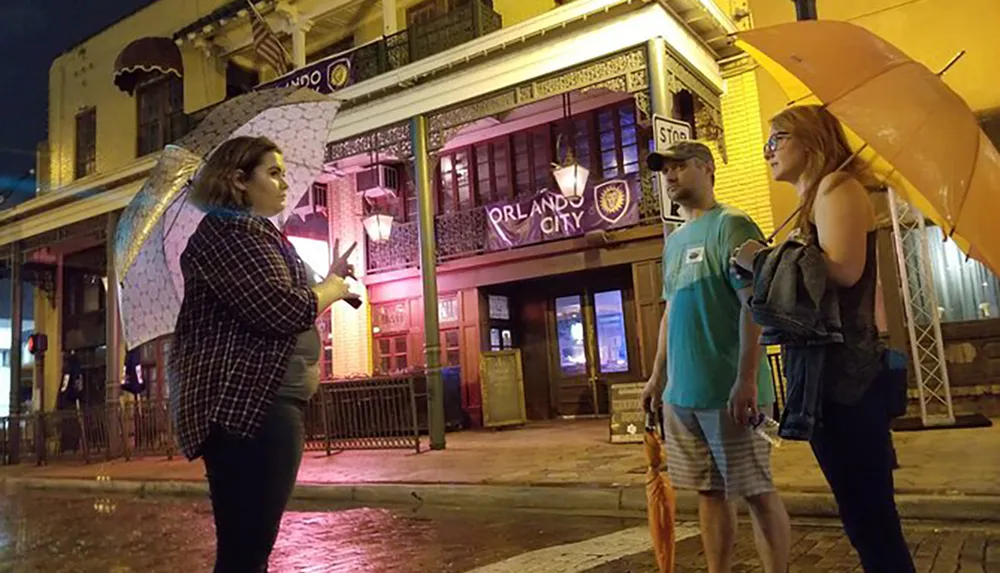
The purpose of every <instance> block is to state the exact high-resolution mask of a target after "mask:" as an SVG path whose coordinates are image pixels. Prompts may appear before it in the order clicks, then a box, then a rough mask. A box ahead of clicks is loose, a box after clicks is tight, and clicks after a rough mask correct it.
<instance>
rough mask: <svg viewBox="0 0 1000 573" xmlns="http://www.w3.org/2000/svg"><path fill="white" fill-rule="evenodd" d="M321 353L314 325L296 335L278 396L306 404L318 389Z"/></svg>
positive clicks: (320, 341)
mask: <svg viewBox="0 0 1000 573" xmlns="http://www.w3.org/2000/svg"><path fill="white" fill-rule="evenodd" d="M307 274H308V275H309V279H308V280H309V286H310V287H311V286H313V285H315V284H316V282H315V280H313V276H312V273H311V272H309V271H308V270H307ZM322 351H323V341H322V340H320V336H319V330H318V329H317V328H316V325H313V327H312V328H310V329H309V330H307V331H305V332H302V333H300V334H299V335H298V338H297V339H296V341H295V349H294V350H292V355H291V357H290V358H289V359H288V366H287V367H286V368H285V376H284V378H282V379H281V385H280V386H278V396H281V397H283V398H294V399H297V400H302V401H303V402H308V401H309V399H310V398H312V397H313V394H315V393H316V390H317V389H318V388H319V357H320V353H321V352H322Z"/></svg>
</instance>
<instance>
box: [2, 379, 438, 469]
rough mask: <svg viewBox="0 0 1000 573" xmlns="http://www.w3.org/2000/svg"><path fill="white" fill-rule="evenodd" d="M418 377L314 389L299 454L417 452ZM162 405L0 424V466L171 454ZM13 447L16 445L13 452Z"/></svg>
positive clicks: (145, 403)
mask: <svg viewBox="0 0 1000 573" xmlns="http://www.w3.org/2000/svg"><path fill="white" fill-rule="evenodd" d="M419 378H420V375H416V376H408V377H393V378H365V379H357V380H348V381H342V382H334V383H329V384H321V385H320V388H319V391H318V392H317V393H316V395H315V396H314V397H313V399H312V400H310V402H309V404H308V405H307V406H306V411H305V438H306V440H305V449H306V450H307V451H325V452H326V453H327V455H329V454H331V453H332V452H333V451H334V450H375V449H412V450H414V451H415V452H417V453H419V452H420V429H419V423H418V415H417V395H416V387H417V382H418V381H419ZM176 443H177V441H176V435H175V433H174V428H173V424H172V420H171V417H170V413H169V411H168V406H167V403H166V401H163V400H137V401H133V402H128V403H125V404H109V405H106V406H97V407H85V408H77V409H70V410H60V411H57V412H45V413H42V414H38V413H35V414H26V415H21V416H6V417H2V418H0V459H2V460H3V464H5V465H7V464H10V463H11V462H12V453H13V449H14V448H15V447H16V448H17V458H19V461H20V462H22V463H36V464H38V465H42V464H45V463H48V462H50V461H64V460H79V461H83V462H85V463H91V462H95V461H104V460H111V459H118V458H124V459H126V460H128V459H132V458H133V457H143V456H165V457H167V458H168V459H172V458H173V456H174V455H176V453H177V446H176ZM15 444H16V446H15Z"/></svg>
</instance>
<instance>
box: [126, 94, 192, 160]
mask: <svg viewBox="0 0 1000 573" xmlns="http://www.w3.org/2000/svg"><path fill="white" fill-rule="evenodd" d="M135 94H136V95H135V97H136V102H137V105H138V108H139V122H138V123H139V141H138V154H139V157H142V156H144V155H149V154H150V153H155V152H157V151H160V150H161V149H163V148H164V146H166V145H167V144H168V143H171V142H173V141H175V140H177V139H178V138H180V137H181V136H182V135H184V133H185V130H186V127H187V116H186V115H184V82H183V81H182V80H181V79H180V78H178V77H176V76H173V75H166V76H163V77H160V78H158V79H156V80H154V81H152V82H149V83H147V84H144V85H142V86H139V88H138V89H137V90H136V92H135Z"/></svg>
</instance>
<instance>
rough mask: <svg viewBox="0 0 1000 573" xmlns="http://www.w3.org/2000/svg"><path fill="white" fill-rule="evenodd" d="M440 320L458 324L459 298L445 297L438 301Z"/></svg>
mask: <svg viewBox="0 0 1000 573" xmlns="http://www.w3.org/2000/svg"><path fill="white" fill-rule="evenodd" d="M438 320H439V321H440V322H458V296H456V295H450V296H443V297H440V298H439V299H438Z"/></svg>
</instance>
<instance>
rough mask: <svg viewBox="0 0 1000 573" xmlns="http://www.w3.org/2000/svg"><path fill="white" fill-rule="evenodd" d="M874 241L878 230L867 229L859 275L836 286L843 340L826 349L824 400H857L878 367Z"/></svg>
mask: <svg viewBox="0 0 1000 573" xmlns="http://www.w3.org/2000/svg"><path fill="white" fill-rule="evenodd" d="M813 236H815V229H814V232H813ZM877 241H878V232H877V231H869V232H868V236H867V244H866V247H865V270H864V272H863V273H861V278H860V279H859V280H858V282H857V283H855V284H854V286H851V287H846V288H839V289H838V296H839V298H840V320H841V322H842V323H843V334H844V342H843V343H841V344H834V345H832V346H831V347H830V349H829V352H828V354H827V358H826V366H825V368H824V376H823V393H824V395H825V397H826V398H827V399H830V400H833V401H835V402H839V403H842V404H853V403H855V402H857V401H858V400H860V399H861V397H862V396H864V394H865V392H866V391H867V390H868V388H869V387H870V386H871V384H872V382H873V381H874V380H875V378H876V377H877V376H878V374H879V372H880V371H881V369H882V352H883V345H882V341H881V339H880V338H879V332H878V326H877V325H876V324H875V289H876V288H878V284H877V283H878V258H877V256H878V254H877V250H876V249H877Z"/></svg>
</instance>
